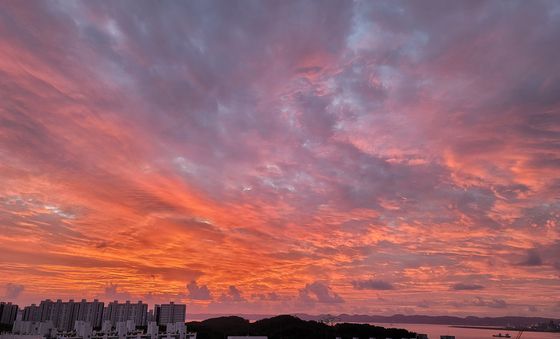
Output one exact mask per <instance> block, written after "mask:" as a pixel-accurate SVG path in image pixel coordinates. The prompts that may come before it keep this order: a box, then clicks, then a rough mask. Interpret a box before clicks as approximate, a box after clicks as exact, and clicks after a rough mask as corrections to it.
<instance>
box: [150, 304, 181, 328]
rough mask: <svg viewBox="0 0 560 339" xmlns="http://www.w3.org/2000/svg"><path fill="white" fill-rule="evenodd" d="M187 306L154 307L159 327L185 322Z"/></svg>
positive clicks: (162, 305)
mask: <svg viewBox="0 0 560 339" xmlns="http://www.w3.org/2000/svg"><path fill="white" fill-rule="evenodd" d="M186 312H187V306H186V305H184V304H175V303H173V302H171V303H169V304H161V305H155V306H154V316H155V318H156V322H157V323H158V325H166V324H170V323H178V322H182V323H184V322H185V316H186Z"/></svg>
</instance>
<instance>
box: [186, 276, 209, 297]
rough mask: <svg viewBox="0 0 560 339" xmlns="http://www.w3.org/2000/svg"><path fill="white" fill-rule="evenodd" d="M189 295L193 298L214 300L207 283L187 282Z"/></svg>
mask: <svg viewBox="0 0 560 339" xmlns="http://www.w3.org/2000/svg"><path fill="white" fill-rule="evenodd" d="M187 290H188V292H189V293H188V295H187V297H188V298H189V299H192V300H212V294H211V293H210V290H209V289H208V286H206V285H198V284H197V283H196V281H194V280H193V281H191V282H190V283H188V284H187Z"/></svg>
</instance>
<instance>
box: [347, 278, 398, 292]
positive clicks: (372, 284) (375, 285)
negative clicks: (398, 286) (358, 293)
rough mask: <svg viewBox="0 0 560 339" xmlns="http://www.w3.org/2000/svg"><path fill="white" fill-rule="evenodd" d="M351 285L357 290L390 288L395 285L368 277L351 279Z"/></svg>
mask: <svg viewBox="0 0 560 339" xmlns="http://www.w3.org/2000/svg"><path fill="white" fill-rule="evenodd" d="M352 286H354V288H355V289H357V290H392V289H394V288H395V287H394V286H393V284H391V283H390V282H387V281H384V280H376V279H368V280H355V281H352Z"/></svg>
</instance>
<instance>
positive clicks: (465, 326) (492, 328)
mask: <svg viewBox="0 0 560 339" xmlns="http://www.w3.org/2000/svg"><path fill="white" fill-rule="evenodd" d="M449 327H456V328H472V329H478V330H496V331H510V332H519V331H523V332H543V333H560V331H546V330H537V329H531V328H507V327H489V326H468V325H449ZM504 334H505V333H504Z"/></svg>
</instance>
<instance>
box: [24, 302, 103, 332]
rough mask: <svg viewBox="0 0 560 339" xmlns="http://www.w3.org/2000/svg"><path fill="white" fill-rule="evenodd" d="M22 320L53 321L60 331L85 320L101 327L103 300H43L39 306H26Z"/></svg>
mask: <svg viewBox="0 0 560 339" xmlns="http://www.w3.org/2000/svg"><path fill="white" fill-rule="evenodd" d="M22 320H23V321H34V322H46V321H52V323H53V326H54V327H55V328H56V329H58V330H59V331H71V330H73V329H74V325H75V323H76V321H85V322H88V323H90V324H91V325H92V326H93V327H96V328H97V327H101V322H102V320H103V302H99V301H98V300H97V299H96V300H94V301H93V302H88V301H86V300H85V299H82V301H81V302H74V300H69V301H67V302H63V301H62V300H60V299H58V300H57V301H52V300H50V299H47V300H43V301H41V303H40V304H39V306H36V305H35V304H33V305H31V306H27V307H25V308H24V310H23V316H22Z"/></svg>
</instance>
